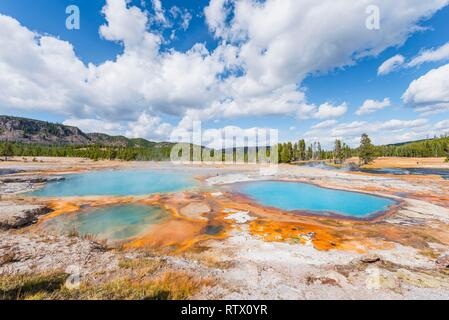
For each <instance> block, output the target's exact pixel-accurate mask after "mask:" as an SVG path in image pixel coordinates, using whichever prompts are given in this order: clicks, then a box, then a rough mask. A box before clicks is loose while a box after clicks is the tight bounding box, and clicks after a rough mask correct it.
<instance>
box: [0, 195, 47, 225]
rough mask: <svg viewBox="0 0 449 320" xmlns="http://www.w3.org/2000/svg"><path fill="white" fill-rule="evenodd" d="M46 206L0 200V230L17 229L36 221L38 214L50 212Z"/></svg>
mask: <svg viewBox="0 0 449 320" xmlns="http://www.w3.org/2000/svg"><path fill="white" fill-rule="evenodd" d="M50 211H51V209H49V208H48V207H46V206H42V205H29V204H16V203H13V202H9V201H6V202H0V230H8V229H18V228H22V227H25V226H28V225H30V224H33V223H34V222H36V220H37V218H38V216H40V215H43V214H46V213H48V212H50Z"/></svg>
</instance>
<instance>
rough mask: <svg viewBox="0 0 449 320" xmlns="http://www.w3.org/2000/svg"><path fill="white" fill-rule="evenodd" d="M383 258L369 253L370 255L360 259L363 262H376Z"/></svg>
mask: <svg viewBox="0 0 449 320" xmlns="http://www.w3.org/2000/svg"><path fill="white" fill-rule="evenodd" d="M381 260H382V259H381V258H380V257H379V256H376V255H368V256H364V257H362V258H361V259H360V261H361V262H363V263H376V262H379V261H381Z"/></svg>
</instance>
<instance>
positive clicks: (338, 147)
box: [334, 139, 343, 163]
mask: <svg viewBox="0 0 449 320" xmlns="http://www.w3.org/2000/svg"><path fill="white" fill-rule="evenodd" d="M342 153H343V152H342V147H341V141H340V140H339V139H336V140H335V147H334V162H335V163H341V158H342Z"/></svg>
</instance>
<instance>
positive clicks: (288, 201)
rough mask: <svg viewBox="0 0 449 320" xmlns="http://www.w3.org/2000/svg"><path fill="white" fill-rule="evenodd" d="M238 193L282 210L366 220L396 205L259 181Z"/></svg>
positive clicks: (374, 198)
mask: <svg viewBox="0 0 449 320" xmlns="http://www.w3.org/2000/svg"><path fill="white" fill-rule="evenodd" d="M238 191H239V192H241V193H243V194H245V195H247V196H248V197H250V198H252V199H253V200H255V201H256V202H258V203H260V204H262V205H264V206H270V207H275V208H279V209H282V210H288V211H293V210H298V211H312V212H316V213H318V214H329V213H336V214H339V215H345V216H351V217H357V218H364V217H367V216H369V215H371V214H373V213H376V212H379V211H385V210H387V209H388V207H389V206H391V205H393V204H395V203H396V202H395V201H393V200H390V199H387V198H383V197H377V196H372V195H368V194H363V193H357V192H348V191H341V190H334V189H327V188H321V187H318V186H314V185H311V184H307V183H298V182H283V181H258V182H250V183H243V184H240V185H239V186H238Z"/></svg>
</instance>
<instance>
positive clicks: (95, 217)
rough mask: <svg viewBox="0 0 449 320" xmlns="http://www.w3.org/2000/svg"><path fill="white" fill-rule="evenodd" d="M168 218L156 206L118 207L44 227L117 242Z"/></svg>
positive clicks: (82, 213)
mask: <svg viewBox="0 0 449 320" xmlns="http://www.w3.org/2000/svg"><path fill="white" fill-rule="evenodd" d="M167 217H169V214H168V212H167V211H165V210H163V209H161V208H159V207H156V206H145V205H136V204H130V205H116V206H111V207H102V208H88V209H83V210H81V211H79V212H77V213H68V214H63V215H60V216H57V217H55V218H53V219H50V220H47V221H45V222H44V223H43V227H44V228H45V229H47V230H50V231H54V232H57V233H62V234H66V233H70V232H73V231H76V232H77V233H78V234H79V235H80V236H85V235H93V236H95V238H97V239H104V240H112V241H117V240H127V239H130V238H132V237H135V236H138V235H140V234H142V233H144V232H145V231H146V230H147V229H148V227H149V226H151V225H154V224H158V223H161V222H163V221H164V220H165V219H166V218H167Z"/></svg>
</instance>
